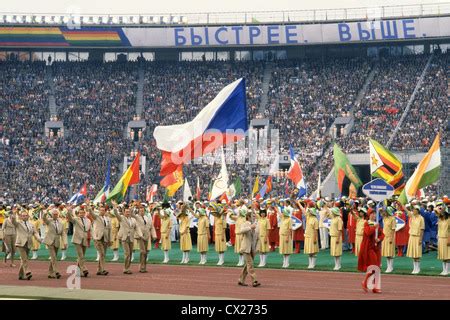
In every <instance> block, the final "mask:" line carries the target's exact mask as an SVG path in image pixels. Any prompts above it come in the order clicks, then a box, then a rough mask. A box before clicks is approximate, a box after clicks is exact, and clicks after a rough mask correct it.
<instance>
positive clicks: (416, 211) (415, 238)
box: [405, 205, 425, 274]
mask: <svg viewBox="0 0 450 320" xmlns="http://www.w3.org/2000/svg"><path fill="white" fill-rule="evenodd" d="M405 208H406V211H407V212H408V218H409V240H408V250H407V251H406V256H407V257H410V258H413V265H414V268H413V271H412V272H411V273H412V274H418V273H419V272H420V258H421V257H422V238H423V231H424V229H425V220H424V219H423V217H422V216H421V215H420V207H419V206H418V205H414V206H413V207H412V210H411V206H409V205H407V206H406V207H405Z"/></svg>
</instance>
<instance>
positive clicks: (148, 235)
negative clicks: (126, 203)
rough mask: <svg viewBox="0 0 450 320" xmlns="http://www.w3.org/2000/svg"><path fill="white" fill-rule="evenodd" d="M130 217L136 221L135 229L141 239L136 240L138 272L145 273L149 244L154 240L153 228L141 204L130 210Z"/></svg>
mask: <svg viewBox="0 0 450 320" xmlns="http://www.w3.org/2000/svg"><path fill="white" fill-rule="evenodd" d="M131 217H133V218H134V219H135V220H136V224H137V227H138V228H139V229H140V230H141V233H142V237H141V238H137V239H136V240H137V241H138V244H139V251H140V255H139V272H140V273H146V272H147V256H148V250H149V243H151V242H152V239H155V238H156V232H155V228H154V227H153V223H152V219H151V218H149V217H147V216H146V215H145V207H144V206H143V205H142V204H139V205H137V206H136V207H135V208H133V210H131ZM150 248H151V246H150Z"/></svg>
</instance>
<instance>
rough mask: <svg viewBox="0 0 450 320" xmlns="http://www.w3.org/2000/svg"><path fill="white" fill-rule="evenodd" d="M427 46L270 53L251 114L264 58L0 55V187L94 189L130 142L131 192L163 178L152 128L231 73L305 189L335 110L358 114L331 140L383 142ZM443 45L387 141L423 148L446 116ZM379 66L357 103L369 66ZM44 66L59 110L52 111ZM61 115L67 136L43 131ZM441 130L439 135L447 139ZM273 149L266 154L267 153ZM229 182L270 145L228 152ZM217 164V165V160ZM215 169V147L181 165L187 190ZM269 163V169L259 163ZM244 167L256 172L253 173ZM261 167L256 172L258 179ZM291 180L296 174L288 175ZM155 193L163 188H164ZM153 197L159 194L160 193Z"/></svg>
mask: <svg viewBox="0 0 450 320" xmlns="http://www.w3.org/2000/svg"><path fill="white" fill-rule="evenodd" d="M428 58H429V55H412V56H403V57H387V58H382V59H381V60H380V61H378V62H376V63H374V62H373V61H371V60H370V59H368V58H339V59H338V58H335V59H331V58H328V59H305V60H284V61H283V60H281V61H277V62H274V63H271V68H272V73H271V78H270V79H271V80H270V83H269V91H268V92H267V95H268V105H267V106H266V107H265V108H264V113H262V114H261V113H259V108H260V102H261V97H262V96H263V95H264V94H265V93H264V92H263V75H264V68H265V64H264V62H256V61H255V62H252V61H246V62H228V61H216V62H206V61H201V62H146V61H140V62H108V63H101V62H54V63H53V64H52V65H51V66H48V67H46V65H45V63H43V62H42V63H41V62H27V63H23V62H18V61H14V62H0V93H1V94H0V106H1V115H2V117H1V123H0V138H1V140H0V171H1V173H0V174H1V176H0V178H1V181H0V182H1V183H0V192H1V195H2V196H3V197H5V193H6V194H7V196H6V197H5V198H7V199H8V198H13V199H19V200H24V201H28V200H42V199H44V198H48V199H51V200H55V199H57V200H61V201H66V200H67V199H68V198H69V197H70V196H71V194H73V193H74V192H76V191H77V189H78V188H79V187H80V186H81V185H82V184H83V183H84V182H87V184H88V186H89V188H88V192H89V196H90V197H91V198H92V197H94V196H95V194H96V193H97V192H98V191H99V190H100V189H101V187H102V186H103V183H104V179H105V172H106V166H107V159H108V158H110V159H111V164H112V165H111V167H112V168H111V180H112V183H115V182H116V181H117V180H118V179H119V177H120V175H121V172H122V168H123V158H124V156H127V155H129V154H130V152H132V151H133V150H135V149H136V147H138V148H139V149H140V151H141V153H142V155H144V156H146V159H147V162H146V172H145V175H143V176H142V178H143V181H142V183H141V186H140V187H139V190H138V193H139V195H140V197H141V198H143V197H144V195H145V187H146V186H147V185H151V184H153V183H159V182H160V177H159V166H160V161H161V153H160V152H159V150H157V148H156V144H155V140H154V139H153V130H154V128H155V127H156V126H158V125H171V124H179V123H184V122H187V121H190V120H192V119H193V118H194V117H195V116H196V115H197V114H198V112H199V111H200V110H201V109H202V108H203V107H205V106H206V105H207V104H208V103H209V102H210V101H211V100H212V99H213V98H214V97H215V96H216V95H217V93H218V92H219V91H220V90H221V89H222V88H223V87H224V86H226V85H227V84H229V83H231V82H232V81H234V80H236V79H238V78H240V77H244V78H245V79H246V89H247V104H248V109H249V119H254V118H257V117H264V118H268V119H269V120H270V124H271V127H272V128H275V129H278V130H279V134H280V153H288V151H289V145H290V144H291V145H292V146H293V148H294V150H295V152H296V154H297V155H298V157H299V159H300V162H301V166H302V169H303V173H304V175H305V179H306V181H307V183H308V186H309V192H308V194H310V193H311V192H312V191H314V190H315V189H316V187H317V178H318V174H319V172H320V173H321V178H322V181H323V180H324V179H325V177H326V175H327V174H328V173H329V171H330V170H331V168H332V166H333V155H332V143H333V142H334V141H333V138H332V137H331V135H330V133H329V132H330V127H331V125H332V123H333V121H334V120H335V119H336V117H339V116H348V115H350V114H353V115H354V116H355V122H354V128H353V130H352V132H351V133H350V134H349V135H348V136H346V137H342V138H337V139H336V141H337V142H338V143H339V144H340V145H341V146H342V147H343V149H344V151H345V152H349V153H351V152H356V153H359V152H368V142H367V139H368V137H371V138H374V139H376V140H378V141H379V142H380V143H382V144H386V142H387V140H388V139H389V137H390V136H391V134H392V133H393V131H394V129H395V127H396V124H397V123H398V121H399V119H400V117H401V115H402V113H403V111H404V109H405V107H406V104H407V102H408V99H409V98H410V96H411V94H412V92H413V90H414V88H415V86H416V84H417V81H418V79H419V77H420V74H421V72H422V70H423V69H424V67H425V64H426V62H427V60H428ZM448 62H449V54H442V55H436V56H435V57H433V60H432V64H431V66H430V69H429V71H428V73H427V74H426V76H425V79H424V82H423V84H422V86H421V88H420V90H419V92H418V94H417V96H416V98H415V100H414V102H413V104H412V107H411V110H410V113H409V114H408V116H407V117H406V118H405V121H404V123H403V125H402V127H401V128H400V130H399V132H398V133H397V138H396V139H394V143H393V145H392V149H394V150H404V149H415V150H420V151H426V150H427V149H428V148H429V146H430V144H431V142H432V139H433V138H434V136H435V135H436V133H437V132H438V130H440V129H442V128H444V127H445V126H446V125H447V122H448V118H447V115H448V89H449V81H448V79H449V68H448ZM139 69H143V71H144V86H143V113H142V115H141V118H142V120H145V122H146V126H147V127H146V129H145V131H144V134H143V138H142V139H141V141H140V143H139V144H135V143H134V142H133V141H132V140H130V139H129V137H128V136H127V133H126V130H125V128H126V126H127V123H128V122H129V121H131V120H133V119H136V92H137V88H138V81H139V75H138V74H139ZM371 70H375V71H374V72H375V76H374V79H373V80H372V82H371V83H370V85H369V87H368V89H367V91H366V94H365V95H364V97H363V98H362V100H361V101H360V102H359V103H356V102H357V101H356V100H357V99H356V97H357V95H358V92H359V91H360V90H361V88H362V87H363V85H364V82H365V81H366V79H367V77H368V74H369V73H370V72H371ZM46 72H50V73H51V75H52V78H51V79H52V80H51V81H53V83H52V87H54V94H55V98H56V104H57V106H58V108H57V114H56V116H53V117H50V112H49V107H48V105H49V96H50V86H49V83H47V82H46ZM55 118H56V120H60V121H62V122H63V124H64V131H65V135H64V138H55V137H53V138H52V137H47V136H46V135H45V133H44V132H45V131H44V123H45V121H48V120H50V119H53V120H55ZM447 139H448V138H447V137H446V135H444V137H443V138H442V144H443V145H448V143H447ZM270 156H272V158H271V157H270ZM226 157H227V167H228V171H229V174H230V181H234V180H235V178H236V177H240V180H241V183H242V189H243V190H244V191H246V192H248V190H249V189H250V186H251V185H252V184H253V179H254V177H255V176H256V175H257V174H261V172H262V168H265V169H266V170H267V169H268V168H269V167H270V165H271V163H272V162H273V161H274V159H273V154H267V153H263V152H262V153H259V154H258V158H259V159H260V160H261V159H262V160H264V161H263V162H264V163H261V162H262V161H260V163H259V164H258V165H252V166H251V167H249V165H248V164H243V162H245V160H246V159H248V157H249V154H248V150H246V151H243V150H240V151H239V152H236V153H226ZM213 163H215V164H214V165H213ZM219 171H220V153H216V154H214V155H209V156H205V157H204V158H203V159H202V160H201V161H196V162H194V163H192V164H190V165H187V166H185V168H184V174H185V177H187V178H188V181H189V184H190V186H191V189H192V191H193V192H194V190H195V186H196V182H197V178H199V179H200V184H201V189H202V191H203V192H202V198H205V197H206V196H207V193H208V189H209V186H210V185H211V182H212V179H213V177H215V176H217V174H218V173H219ZM266 172H267V171H266ZM250 176H252V179H251V180H252V181H250V179H249V177H250ZM265 179H266V177H265V176H261V178H260V186H261V185H262V183H264V181H265ZM273 187H274V193H276V194H279V195H283V194H285V191H286V177H285V172H284V174H280V172H278V175H277V176H276V177H274V180H273ZM288 187H289V188H292V184H291V183H290V182H288ZM161 191H162V190H161ZM159 196H162V192H160V194H159Z"/></svg>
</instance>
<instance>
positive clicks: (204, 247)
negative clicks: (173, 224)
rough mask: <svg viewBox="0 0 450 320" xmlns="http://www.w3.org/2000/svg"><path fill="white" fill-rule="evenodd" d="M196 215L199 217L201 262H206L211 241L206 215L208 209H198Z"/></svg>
mask: <svg viewBox="0 0 450 320" xmlns="http://www.w3.org/2000/svg"><path fill="white" fill-rule="evenodd" d="M196 217H197V218H198V227H197V252H200V262H199V264H205V263H206V253H207V252H208V243H209V219H208V217H207V216H206V210H205V209H203V208H201V209H199V210H198V213H196Z"/></svg>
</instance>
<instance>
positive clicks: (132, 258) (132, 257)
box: [131, 253, 134, 262]
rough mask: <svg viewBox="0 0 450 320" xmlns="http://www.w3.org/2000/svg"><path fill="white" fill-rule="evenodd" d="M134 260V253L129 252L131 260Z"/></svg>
mask: <svg viewBox="0 0 450 320" xmlns="http://www.w3.org/2000/svg"><path fill="white" fill-rule="evenodd" d="M133 261H134V253H132V254H131V262H133Z"/></svg>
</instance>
